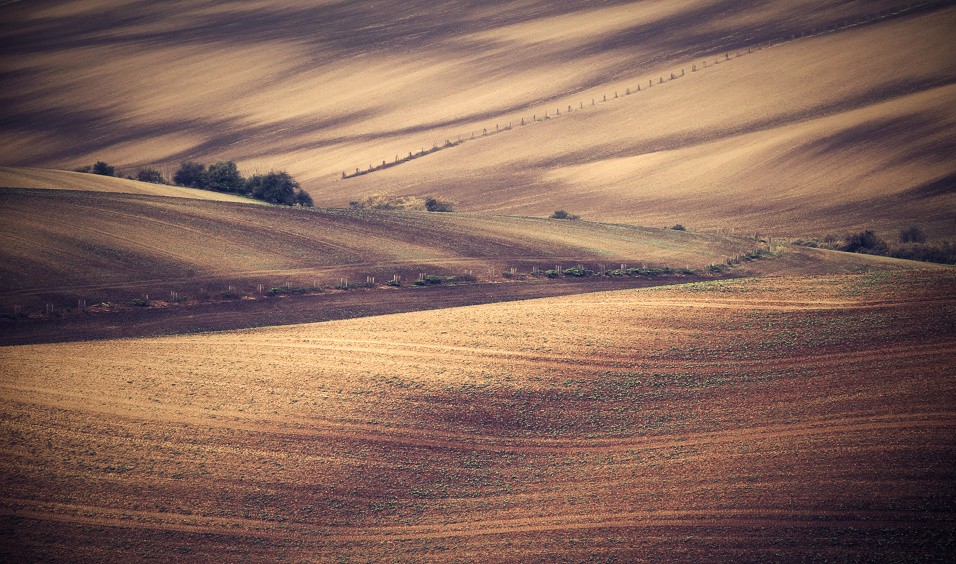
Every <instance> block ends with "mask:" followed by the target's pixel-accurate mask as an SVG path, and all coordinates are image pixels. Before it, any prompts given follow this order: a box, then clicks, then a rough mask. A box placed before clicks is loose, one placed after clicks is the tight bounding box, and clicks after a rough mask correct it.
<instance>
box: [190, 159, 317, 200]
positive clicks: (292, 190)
mask: <svg viewBox="0 0 956 564" xmlns="http://www.w3.org/2000/svg"><path fill="white" fill-rule="evenodd" d="M173 182H175V183H176V184H177V185H179V186H185V187H187V188H199V189H202V190H212V191H214V192H224V193H227V194H239V195H242V196H249V197H251V198H255V199H257V200H262V201H264V202H269V203H272V204H281V205H285V206H302V207H306V208H311V207H312V198H311V197H310V196H309V194H308V192H306V191H305V190H303V189H302V187H301V186H299V183H298V182H296V181H295V179H294V178H292V176H291V175H289V173H287V172H285V171H280V172H270V173H268V174H255V175H253V176H252V177H250V178H243V176H242V174H240V173H239V168H238V167H237V166H236V163H235V161H219V162H216V163H213V164H211V165H209V168H206V165H204V164H202V163H198V162H195V161H186V162H183V163H181V164H180V165H179V170H177V171H176V174H174V175H173Z"/></svg>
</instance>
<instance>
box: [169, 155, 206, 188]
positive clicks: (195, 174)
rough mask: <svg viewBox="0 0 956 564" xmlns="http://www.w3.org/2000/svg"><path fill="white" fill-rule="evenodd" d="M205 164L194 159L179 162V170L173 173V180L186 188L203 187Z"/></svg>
mask: <svg viewBox="0 0 956 564" xmlns="http://www.w3.org/2000/svg"><path fill="white" fill-rule="evenodd" d="M205 176H206V165H204V164H202V163H197V162H195V161H185V162H183V163H180V165H179V170H177V171H176V174H174V175H173V182H175V183H176V185H178V186H185V187H186V188H204V187H205V186H204V183H205Z"/></svg>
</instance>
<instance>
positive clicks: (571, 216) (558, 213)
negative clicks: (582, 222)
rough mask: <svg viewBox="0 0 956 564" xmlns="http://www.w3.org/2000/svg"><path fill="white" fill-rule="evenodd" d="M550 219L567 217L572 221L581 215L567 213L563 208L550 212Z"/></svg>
mask: <svg viewBox="0 0 956 564" xmlns="http://www.w3.org/2000/svg"><path fill="white" fill-rule="evenodd" d="M550 219H568V220H571V221H574V220H575V219H581V216H579V215H574V214H572V213H568V212H566V211H565V210H557V211H555V212H554V213H553V214H551V217H550Z"/></svg>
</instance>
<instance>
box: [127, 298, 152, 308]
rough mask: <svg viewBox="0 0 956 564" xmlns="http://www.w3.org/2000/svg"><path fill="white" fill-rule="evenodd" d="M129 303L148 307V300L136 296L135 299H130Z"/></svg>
mask: <svg viewBox="0 0 956 564" xmlns="http://www.w3.org/2000/svg"><path fill="white" fill-rule="evenodd" d="M130 303H131V304H133V305H134V306H136V307H149V302H148V301H146V300H144V299H140V298H136V299H135V300H133V301H131V302H130Z"/></svg>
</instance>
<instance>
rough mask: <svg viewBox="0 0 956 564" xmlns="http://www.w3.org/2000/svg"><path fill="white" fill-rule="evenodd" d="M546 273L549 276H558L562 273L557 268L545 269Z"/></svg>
mask: <svg viewBox="0 0 956 564" xmlns="http://www.w3.org/2000/svg"><path fill="white" fill-rule="evenodd" d="M544 275H545V276H547V277H548V278H557V277H558V276H560V275H561V273H560V272H558V271H557V270H553V269H549V270H545V271H544Z"/></svg>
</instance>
